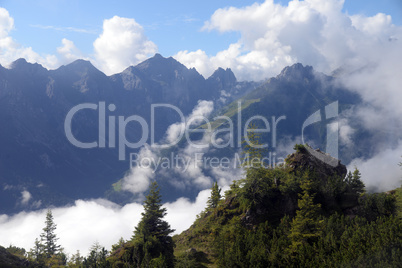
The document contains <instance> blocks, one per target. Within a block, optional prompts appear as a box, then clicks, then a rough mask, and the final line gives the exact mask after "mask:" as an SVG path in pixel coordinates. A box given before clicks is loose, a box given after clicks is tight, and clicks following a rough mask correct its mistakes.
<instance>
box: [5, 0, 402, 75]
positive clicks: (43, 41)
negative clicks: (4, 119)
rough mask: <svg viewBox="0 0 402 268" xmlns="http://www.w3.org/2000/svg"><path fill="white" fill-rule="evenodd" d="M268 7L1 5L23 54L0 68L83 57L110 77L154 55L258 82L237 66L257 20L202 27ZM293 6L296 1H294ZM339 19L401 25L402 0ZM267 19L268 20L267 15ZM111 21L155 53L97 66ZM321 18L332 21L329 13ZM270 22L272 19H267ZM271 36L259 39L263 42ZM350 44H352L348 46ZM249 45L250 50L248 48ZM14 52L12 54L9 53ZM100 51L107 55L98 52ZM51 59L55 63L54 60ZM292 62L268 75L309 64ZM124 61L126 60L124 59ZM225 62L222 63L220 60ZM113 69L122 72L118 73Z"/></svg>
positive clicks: (225, 0) (349, 5) (54, 1)
mask: <svg viewBox="0 0 402 268" xmlns="http://www.w3.org/2000/svg"><path fill="white" fill-rule="evenodd" d="M270 1H272V0H268V1H267V2H270ZM327 1H328V2H331V3H335V2H339V0H327ZM264 2H265V1H250V0H243V1H240V0H232V1H229V0H220V1H210V0H207V1H194V2H191V3H189V2H188V1H182V0H178V1H164V0H151V1H133V0H129V1H128V0H121V1H103V0H102V1H92V0H91V1H82V0H81V1H78V0H68V1H67V0H38V1H31V0H3V1H0V7H3V8H5V9H6V10H7V11H8V13H9V17H11V18H12V19H13V23H14V25H13V26H14V27H13V28H12V29H10V30H9V31H8V36H9V37H11V38H12V40H13V42H14V47H19V48H20V51H16V50H15V49H14V50H12V52H10V53H8V54H7V53H6V52H4V51H6V49H5V48H3V49H2V51H1V53H3V57H1V56H2V55H1V53H0V64H2V65H6V66H7V64H9V63H10V62H11V61H12V60H15V58H18V57H25V58H28V61H31V62H32V61H38V62H39V63H41V64H42V65H44V66H45V67H47V68H57V67H58V66H60V65H61V64H67V63H68V62H69V61H70V62H71V61H72V60H73V59H74V58H86V59H89V60H91V62H93V63H94V64H95V66H97V67H98V68H99V69H101V70H102V71H104V72H106V73H107V74H112V73H116V72H120V71H122V69H123V67H122V66H124V67H128V66H125V65H134V64H137V63H138V62H140V61H141V60H143V59H144V57H145V55H146V56H147V57H149V56H152V55H151V54H153V53H154V52H159V53H161V54H162V55H163V56H165V57H169V56H174V57H175V58H176V59H178V60H179V61H181V62H182V63H184V64H185V65H186V66H188V67H196V68H197V70H199V72H200V73H202V74H203V75H204V76H208V75H210V74H211V72H212V71H213V70H214V69H215V68H216V67H218V65H225V66H222V67H230V68H232V69H233V70H234V71H235V74H236V75H237V76H238V77H240V78H242V79H261V78H264V77H263V76H264V75H265V73H264V72H267V68H265V67H261V66H263V65H264V64H263V63H255V62H253V63H255V64H256V66H253V67H252V68H251V69H252V70H254V69H258V70H260V69H261V70H260V73H259V74H254V75H252V74H250V72H252V70H251V69H250V70H247V71H244V70H246V69H247V68H245V67H244V66H243V65H244V64H245V63H246V62H247V63H248V62H249V61H250V57H251V56H250V57H249V58H247V59H242V60H240V61H242V62H243V65H241V64H240V65H239V63H238V62H239V59H238V58H239V57H240V56H242V55H244V53H248V52H250V51H253V50H254V45H252V46H251V47H250V44H251V42H254V43H255V42H256V41H257V39H258V37H255V36H254V37H253V38H254V39H253V40H248V37H247V35H248V34H247V32H253V31H254V29H255V28H258V27H259V24H260V23H261V22H258V21H254V22H253V23H254V25H250V28H249V29H241V28H242V27H241V25H240V26H238V28H236V27H234V26H233V27H232V26H231V27H229V29H220V26H218V25H214V26H213V27H210V28H209V29H205V28H203V27H204V25H205V23H206V22H208V21H211V19H212V17H213V15H214V13H215V12H217V10H219V9H225V8H226V10H228V8H230V7H233V8H235V9H236V10H246V9H247V8H250V7H252V5H253V4H254V5H257V6H258V5H260V6H262V5H263V3H264ZM291 2H296V0H295V1H291ZM309 2H311V4H310V8H314V7H313V6H314V5H316V6H317V4H315V3H317V1H315V0H309ZM274 3H275V4H279V5H281V6H283V7H286V6H287V5H288V3H289V1H287V0H275V1H274ZM341 12H342V13H343V14H344V15H356V14H360V15H362V16H364V17H371V16H375V15H376V14H377V13H380V12H381V13H385V14H386V15H390V16H391V17H392V23H393V24H395V25H398V26H400V25H402V16H401V13H402V4H401V1H400V0H383V1H373V0H366V1H364V0H346V1H345V3H344V5H343V7H342V11H341ZM257 13H258V12H257ZM253 14H254V13H253ZM267 14H271V13H269V12H268V13H267ZM114 16H118V17H119V18H130V19H133V20H135V22H136V23H137V24H138V25H140V27H142V29H143V30H142V31H143V32H142V33H141V34H142V37H141V40H142V41H144V40H149V41H151V42H152V43H153V44H154V45H155V46H154V48H153V49H150V47H149V46H148V47H147V48H146V49H145V50H146V52H143V53H142V54H143V55H141V56H140V57H138V58H136V59H132V60H130V61H127V62H120V63H116V62H115V63H114V65H113V64H112V63H110V62H109V63H108V66H107V67H105V66H106V65H105V64H106V61H107V60H106V59H102V60H103V62H101V61H100V60H99V57H98V59H97V56H96V55H95V54H96V51H95V49H94V41H95V40H96V39H97V38H98V37H99V36H100V35H101V34H102V33H103V30H104V29H103V22H104V20H109V19H111V18H113V17H114ZM324 16H327V14H325V15H324ZM267 20H269V16H268V17H267ZM0 23H1V20H0ZM219 23H223V24H224V23H225V21H220V22H219ZM233 23H234V24H233V25H235V24H236V22H235V21H234V22H233ZM250 23H251V22H250ZM238 24H239V23H238ZM240 24H241V23H240ZM0 27H1V25H0ZM317 31H318V30H317ZM266 32H267V31H265V32H261V33H260V34H261V37H263V34H266ZM307 38H308V37H307ZM63 39H67V40H69V42H70V43H71V45H70V48H71V47H73V48H72V49H71V51H70V52H71V53H70V54H69V55H68V57H64V56H65V55H64V56H63V57H64V58H62V57H60V55H58V48H60V47H61V46H62V40H63ZM345 42H349V41H348V40H345ZM247 43H249V44H248V45H247ZM63 44H64V43H63ZM232 44H241V48H237V50H238V51H237V52H236V51H235V52H233V51H232V52H233V53H237V54H236V57H237V59H235V60H234V59H227V60H225V61H223V60H222V59H221V60H217V59H216V57H217V56H218V53H219V52H222V51H223V52H225V51H226V52H227V51H229V48H230V46H231V45H232ZM64 45H66V44H64ZM109 45H110V44H109ZM282 45H283V47H286V45H288V44H284V43H283V44H282ZM288 46H289V45H288ZM290 46H291V45H290ZM314 46H315V45H314ZM291 48H292V51H293V52H296V51H302V54H308V53H310V50H311V49H310V50H309V49H308V48H307V49H304V48H299V49H298V48H294V47H292V46H291ZM23 49H25V50H23ZM26 49H29V50H30V51H27V50H26ZM116 49H118V48H116ZM9 50H10V51H11V49H9ZM197 50H200V51H202V53H204V54H202V55H201V52H200V51H199V53H198V55H197V56H198V57H199V58H197V59H195V56H194V55H193V54H191V52H196V51H197ZM232 50H233V47H232ZM73 51H74V53H73ZM100 51H103V50H102V49H100ZM180 51H186V52H187V53H182V54H180V56H178V53H179V52H180ZM239 51H240V52H239ZM267 51H268V50H267ZM109 52H110V51H109ZM226 52H225V53H226ZM260 52H261V51H260ZM99 53H100V52H98V54H99ZM110 53H112V52H110ZM122 53H123V52H122ZM233 53H232V54H233ZM270 53H271V54H270V56H267V57H266V59H265V60H266V61H269V60H272V59H273V58H275V57H276V55H274V54H275V53H277V51H275V52H273V51H270ZM279 53H282V52H279ZM33 54H34V55H33ZM72 54H74V55H72ZM27 55H28V56H27ZM29 55H30V56H29ZM52 55H53V57H50V56H52ZM206 56H207V57H209V59H208V62H205V59H206ZM232 56H233V55H232ZM288 56H289V57H290V59H288V60H285V59H282V60H278V62H277V63H275V64H276V67H275V68H273V69H272V70H273V71H272V73H269V74H267V75H268V76H269V75H272V74H274V73H275V72H277V71H278V70H280V69H281V68H283V67H284V66H285V65H287V64H291V63H293V62H296V61H303V60H304V61H305V57H307V55H296V54H292V55H288ZM121 57H123V56H122V55H121ZM127 57H130V56H127ZM200 57H202V58H203V60H202V59H200ZM220 57H221V58H222V55H221V56H220ZM254 57H255V58H256V57H261V56H254ZM324 57H325V56H324ZM263 58H264V56H263ZM310 58H311V57H310ZM196 61H197V62H198V63H196ZM201 61H203V63H202V64H200V62H201ZM211 62H213V63H211ZM305 63H306V64H310V65H313V66H314V67H317V68H318V69H320V68H321V69H322V71H329V70H331V68H332V69H333V68H335V67H339V66H335V65H336V64H337V63H331V64H330V66H326V67H325V68H324V67H323V68H322V66H320V64H316V60H315V59H314V60H311V62H309V60H307V62H305ZM273 64H274V63H270V65H269V68H272V67H274V66H273ZM112 65H113V66H114V67H113V66H112ZM116 65H118V66H119V67H116ZM257 65H258V66H257ZM321 65H322V64H321ZM334 66H335V67H334Z"/></svg>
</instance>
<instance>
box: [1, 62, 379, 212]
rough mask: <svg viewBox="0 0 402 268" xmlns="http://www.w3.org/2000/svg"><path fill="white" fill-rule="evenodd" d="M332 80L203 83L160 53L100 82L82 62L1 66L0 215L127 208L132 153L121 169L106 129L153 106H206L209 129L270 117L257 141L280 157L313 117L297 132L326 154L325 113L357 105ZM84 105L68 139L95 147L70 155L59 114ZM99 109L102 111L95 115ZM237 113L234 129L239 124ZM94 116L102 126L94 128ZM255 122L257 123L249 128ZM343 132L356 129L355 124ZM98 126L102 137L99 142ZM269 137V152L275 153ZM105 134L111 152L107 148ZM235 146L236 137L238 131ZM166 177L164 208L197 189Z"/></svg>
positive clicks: (135, 133)
mask: <svg viewBox="0 0 402 268" xmlns="http://www.w3.org/2000/svg"><path fill="white" fill-rule="evenodd" d="M336 81H337V80H336V78H334V77H332V76H327V75H324V74H322V73H318V72H316V71H314V70H313V68H312V67H310V66H303V65H302V64H300V63H298V64H295V65H292V66H288V67H286V68H284V69H283V71H282V72H281V73H280V74H279V75H278V76H276V77H273V78H270V79H268V80H266V81H260V82H246V81H242V82H239V81H237V79H236V77H235V75H234V74H233V72H232V71H231V70H230V69H226V70H224V69H222V68H219V69H217V70H216V71H215V72H214V73H213V74H212V75H211V76H210V77H209V78H207V79H205V78H204V77H203V76H202V75H200V74H199V73H198V72H197V71H196V70H195V69H194V68H191V69H188V68H187V67H186V66H184V65H183V64H181V63H179V62H178V61H176V60H175V59H173V58H172V57H170V58H164V57H162V56H161V55H159V54H156V55H155V56H154V57H152V58H150V59H148V60H146V61H144V62H142V63H140V64H138V65H136V66H131V67H128V68H127V69H125V70H124V71H123V72H122V73H118V74H115V75H112V76H106V75H105V74H104V73H102V72H101V71H99V70H98V69H96V68H95V67H94V66H93V65H92V64H91V63H90V62H88V61H84V60H76V61H74V62H72V63H71V64H68V65H66V66H61V67H60V68H58V69H56V70H47V69H45V68H43V67H42V66H41V65H39V64H31V63H28V62H26V61H25V60H24V59H19V60H17V61H15V62H14V63H13V64H12V65H11V66H10V68H4V67H1V66H0V125H1V126H2V127H1V131H0V148H1V151H0V183H1V184H0V214H1V213H13V212H18V211H21V210H31V209H39V208H42V207H46V206H50V205H52V206H61V205H66V204H68V203H71V202H73V201H74V200H76V199H80V198H81V199H87V198H100V197H101V198H103V197H106V198H108V199H110V200H112V201H115V202H118V203H125V202H129V201H132V200H133V198H134V197H133V196H132V195H131V194H130V193H127V192H125V191H121V189H118V190H116V187H112V185H113V184H115V183H116V182H119V180H120V182H121V179H122V178H123V177H124V176H125V175H126V174H127V171H128V169H129V154H128V153H129V152H138V151H139V150H140V148H133V149H130V150H129V151H126V153H125V154H124V156H123V158H124V161H121V160H119V157H120V158H121V155H119V148H118V145H119V144H118V142H119V138H120V136H119V135H121V133H119V135H117V133H116V132H117V129H112V131H111V132H110V131H109V130H110V127H111V126H115V128H117V122H119V123H121V122H120V121H119V120H120V119H119V118H120V117H121V118H122V119H126V118H128V117H130V116H133V115H134V116H138V117H142V118H143V119H144V120H145V122H147V123H148V124H149V123H150V122H151V116H152V113H151V107H152V105H155V104H169V105H173V106H175V107H177V108H178V109H179V110H180V111H181V112H182V113H183V114H184V116H188V115H189V114H190V113H191V112H192V111H193V109H194V107H196V106H197V105H198V104H199V103H200V100H205V101H211V102H212V103H213V105H214V110H213V112H212V114H211V115H210V118H211V122H212V124H213V126H214V128H216V129H219V128H221V129H222V128H224V127H227V122H226V123H222V122H221V121H219V120H214V119H213V118H214V117H216V116H219V115H224V116H227V117H228V118H230V119H231V120H232V122H233V123H234V124H241V125H244V124H246V121H247V119H248V118H250V117H251V116H253V115H260V116H261V117H264V118H267V119H268V120H269V123H270V124H271V119H273V117H275V120H277V119H278V118H280V117H281V116H284V117H285V118H282V121H281V122H279V121H278V122H279V123H278V124H277V125H278V127H277V129H272V127H273V125H272V124H271V125H270V127H271V129H270V130H271V132H269V133H267V134H264V135H262V138H263V140H264V141H267V142H268V144H271V147H270V149H272V150H273V152H276V153H277V154H278V156H279V154H280V153H284V152H285V151H286V148H287V147H289V146H290V147H291V148H292V147H293V145H294V143H295V142H299V141H300V137H301V135H302V128H303V123H304V122H305V121H306V119H307V118H308V117H309V116H310V115H312V114H314V113H315V112H317V111H319V112H318V114H320V116H321V118H322V119H323V120H321V121H322V122H321V121H320V123H319V124H318V123H317V124H314V125H311V127H309V128H306V131H305V132H304V134H305V135H306V137H308V139H306V140H308V141H309V142H311V143H312V144H313V145H315V146H317V147H320V148H322V149H325V147H326V142H327V141H326V134H327V128H326V125H327V124H328V122H331V121H330V120H329V121H328V120H324V119H325V118H326V114H325V109H326V107H327V106H328V105H330V104H332V103H337V105H338V106H339V107H338V106H337V114H336V115H337V116H338V115H339V116H338V117H341V116H342V114H344V113H346V112H347V111H350V110H351V109H353V107H354V106H355V105H357V104H360V103H361V102H362V101H361V98H360V97H359V96H358V95H357V94H356V93H353V92H351V91H349V90H347V89H345V88H343V87H342V86H340V84H339V83H337V82H336ZM239 103H240V106H239ZM82 104H85V105H88V104H90V105H92V107H94V108H86V109H81V110H77V112H76V113H74V117H73V120H72V121H71V134H72V135H73V136H74V138H75V139H76V140H78V141H81V142H83V143H87V144H89V143H90V142H97V145H98V146H95V147H96V148H91V149H83V148H78V147H76V146H74V145H73V144H72V143H71V140H69V139H68V135H67V134H66V130H65V128H66V125H65V122H66V117H67V115H68V114H69V112H71V109H73V108H74V107H77V105H82ZM101 107H104V108H105V114H104V115H103V117H102V115H101V114H100V110H101ZM338 108H339V109H338ZM239 109H240V110H241V113H242V117H241V119H240V120H241V122H238V120H239V117H238V111H239ZM160 111H161V112H159V113H158V114H157V115H156V114H155V116H154V118H153V119H154V120H155V121H154V123H155V124H154V125H155V129H154V130H153V133H154V135H155V137H154V138H155V140H156V141H159V140H161V139H163V138H165V137H166V131H167V130H168V128H169V126H170V125H172V124H175V123H177V122H178V121H180V117H179V116H178V114H177V112H176V111H174V110H172V109H163V108H160ZM102 118H104V119H105V122H104V123H102V122H101V121H100V120H101V119H102ZM110 120H115V121H110ZM257 121H258V120H257ZM257 121H256V122H257ZM327 121H328V122H327ZM138 123H139V122H137V121H136V122H134V123H130V124H128V123H127V124H126V128H125V133H124V135H125V138H126V140H127V142H131V143H135V142H136V141H138V140H139V137H141V135H142V128H141V126H140V125H139V124H138ZM261 124H262V121H261V120H260V121H258V122H257V125H260V126H261ZM350 124H352V125H353V126H354V127H355V128H356V129H362V128H361V127H360V125H359V124H360V123H359V122H358V120H354V121H352V122H350ZM102 128H104V130H105V135H104V136H102V135H100V130H102ZM274 131H275V135H276V143H277V145H276V147H274V148H273V146H274V144H273V137H272V133H273V132H274ZM362 131H364V133H363V132H359V131H357V133H355V137H357V139H356V142H357V143H358V145H359V146H356V147H353V148H360V149H359V150H355V149H353V148H352V149H351V147H350V146H345V145H344V144H341V143H340V146H339V158H340V159H342V161H344V163H348V162H349V161H350V160H351V159H353V158H354V157H360V156H362V155H363V154H364V152H366V151H365V148H367V147H368V146H369V144H370V142H372V138H373V135H372V134H371V133H369V132H367V131H366V130H362ZM363 134H364V135H363ZM113 136H114V138H115V139H114V141H115V142H114V145H115V146H112V145H111V144H112V143H113V142H111V139H112V141H113ZM149 136H150V134H149ZM149 136H148V137H146V138H150V137H149ZM233 138H234V139H235V140H237V139H238V138H239V137H238V136H237V134H236V132H235V133H234V137H233ZM299 143H300V142H299ZM99 147H104V148H99ZM184 148H185V144H182V143H181V144H179V145H178V146H176V147H174V148H171V149H169V151H168V152H178V151H180V150H183V149H184ZM239 149H240V148H238V147H237V148H234V147H228V148H224V149H222V150H210V151H208V152H205V155H207V156H208V155H209V156H221V157H222V156H230V157H232V156H233V153H235V152H237V151H238V150H239ZM166 153H167V152H166V151H165V152H164V154H166ZM283 157H286V155H283ZM203 172H204V173H205V176H209V177H210V178H212V180H217V179H218V178H216V177H214V174H213V173H211V171H210V170H204V171H203ZM172 176H174V177H175V178H174V180H173V182H170V181H169V180H163V182H162V183H161V186H162V193H163V196H164V199H166V201H171V200H175V199H176V198H178V197H179V196H186V197H189V198H195V196H196V193H197V191H199V190H200V189H201V188H202V187H198V188H195V189H194V188H190V186H189V185H186V186H183V187H179V188H178V187H177V182H179V181H180V180H185V179H186V178H185V175H180V174H177V173H174V174H170V173H166V172H161V173H158V174H157V176H156V177H157V180H158V179H160V180H162V179H163V178H169V177H172ZM115 185H116V184H115ZM117 188H118V187H117ZM204 188H209V186H204Z"/></svg>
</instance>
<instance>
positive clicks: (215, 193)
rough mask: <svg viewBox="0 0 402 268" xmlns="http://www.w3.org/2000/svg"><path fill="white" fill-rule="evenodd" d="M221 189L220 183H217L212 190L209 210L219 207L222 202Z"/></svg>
mask: <svg viewBox="0 0 402 268" xmlns="http://www.w3.org/2000/svg"><path fill="white" fill-rule="evenodd" d="M221 190H222V189H221V188H219V186H218V183H217V182H215V183H214V184H213V185H212V188H211V196H210V197H209V198H208V202H207V204H208V208H216V207H217V206H218V202H219V200H221V197H222V196H221Z"/></svg>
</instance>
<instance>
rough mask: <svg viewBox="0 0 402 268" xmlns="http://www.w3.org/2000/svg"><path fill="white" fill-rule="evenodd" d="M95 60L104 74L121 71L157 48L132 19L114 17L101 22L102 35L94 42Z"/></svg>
mask: <svg viewBox="0 0 402 268" xmlns="http://www.w3.org/2000/svg"><path fill="white" fill-rule="evenodd" d="M94 49H95V58H96V60H97V61H98V65H99V67H100V69H101V70H103V71H104V72H105V73H106V74H109V75H110V74H113V73H117V72H121V71H123V70H124V69H125V68H127V67H128V66H130V65H135V64H137V63H140V62H141V61H144V60H145V59H147V58H148V57H149V56H151V55H153V54H155V53H156V52H157V50H158V49H157V46H156V45H155V44H154V43H153V42H152V41H150V40H148V38H147V36H146V35H145V34H144V29H143V28H142V26H141V25H140V24H138V23H137V22H136V21H135V20H134V19H129V18H121V17H119V16H114V17H113V18H111V19H107V20H104V21H103V33H102V34H101V35H100V36H99V37H98V38H97V39H96V40H95V42H94Z"/></svg>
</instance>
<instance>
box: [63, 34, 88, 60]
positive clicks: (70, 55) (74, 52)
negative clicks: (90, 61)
mask: <svg viewBox="0 0 402 268" xmlns="http://www.w3.org/2000/svg"><path fill="white" fill-rule="evenodd" d="M61 43H62V46H61V47H58V48H57V53H59V54H60V56H61V57H62V58H63V61H64V62H66V63H70V62H72V61H74V60H77V59H83V58H84V57H83V55H82V53H81V52H80V51H79V49H78V48H77V47H76V46H75V45H74V42H73V41H71V40H68V39H66V38H63V39H62V40H61Z"/></svg>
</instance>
